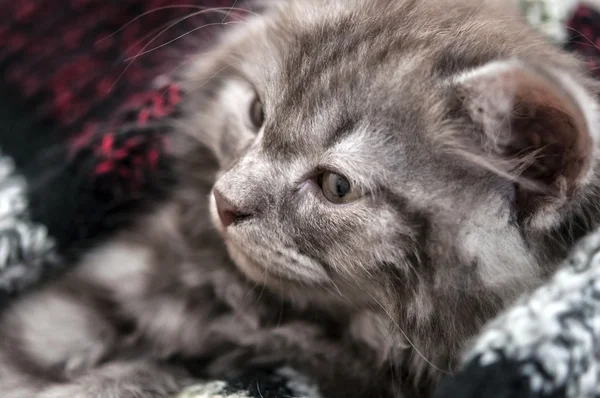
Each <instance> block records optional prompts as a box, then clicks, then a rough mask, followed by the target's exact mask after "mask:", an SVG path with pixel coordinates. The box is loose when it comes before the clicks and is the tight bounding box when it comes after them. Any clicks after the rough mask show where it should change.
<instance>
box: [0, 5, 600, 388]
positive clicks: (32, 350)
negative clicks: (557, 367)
mask: <svg viewBox="0 0 600 398" xmlns="http://www.w3.org/2000/svg"><path fill="white" fill-rule="evenodd" d="M265 7H266V11H265V14H264V15H263V16H257V17H255V18H251V19H250V20H249V21H248V22H247V23H245V24H244V25H242V26H240V27H238V28H236V29H234V30H233V31H232V32H231V33H230V34H229V35H227V36H226V37H225V38H224V40H223V42H222V44H221V45H220V46H219V47H218V48H217V50H215V51H214V52H212V53H211V54H209V55H206V54H205V55H202V56H200V57H199V59H198V62H197V63H195V64H194V66H193V67H191V68H189V70H188V71H187V72H186V73H185V75H184V76H183V77H182V80H183V81H185V82H187V83H188V84H189V95H188V96H187V100H186V103H185V104H186V105H185V106H186V109H185V112H184V115H185V116H184V117H182V118H181V119H180V120H178V121H177V122H176V125H177V131H178V133H179V135H178V139H177V145H176V146H175V150H176V153H177V157H178V167H179V168H180V175H181V184H180V187H179V188H178V190H177V192H176V193H175V194H174V197H173V199H172V200H171V201H170V202H169V203H168V204H167V205H166V206H164V208H162V209H160V210H158V211H157V212H156V213H155V214H152V215H151V216H149V217H147V218H146V219H144V220H141V221H140V223H139V225H137V226H136V227H134V228H132V229H131V230H130V231H127V232H126V233H124V234H122V235H120V236H119V237H117V238H115V239H114V240H113V241H112V242H109V243H108V244H106V245H105V246H104V247H102V248H99V249H98V250H96V251H95V252H94V253H92V254H91V255H90V256H88V258H86V259H85V260H84V261H83V262H82V264H80V266H79V267H78V268H77V269H76V270H75V271H74V272H73V273H72V274H70V275H67V276H66V277H65V278H63V279H62V280H60V281H57V282H56V283H55V284H53V285H51V286H48V287H47V288H45V289H44V290H41V291H40V292H37V293H35V294H32V295H30V296H28V297H26V298H24V299H23V300H21V301H19V302H17V303H15V304H14V305H13V306H12V308H10V309H9V310H8V311H7V312H6V313H4V314H3V317H2V319H1V321H0V323H1V324H0V334H1V335H2V336H1V339H0V341H1V343H2V348H1V350H0V390H1V391H3V393H4V396H5V397H11V398H12V397H24V396H34V394H38V395H35V396H39V397H45V398H49V397H61V398H62V397H85V398H87V397H142V396H144V397H145V396H156V397H165V396H169V394H173V393H174V392H176V391H177V390H178V389H179V388H180V387H181V386H183V385H185V384H186V383H189V382H190V379H189V377H188V376H187V375H186V374H185V372H182V371H181V369H179V368H177V367H174V366H172V365H171V364H169V363H167V362H168V361H166V360H167V359H169V358H170V357H172V356H174V355H175V356H183V357H194V356H195V357H199V358H203V359H204V360H205V361H206V374H208V375H210V376H228V375H231V374H235V372H236V371H237V370H239V369H243V368H244V367H245V366H251V365H263V364H273V363H285V364H288V365H292V366H294V367H296V368H298V369H299V370H302V371H304V372H306V373H307V374H309V375H310V376H312V377H314V378H315V379H317V380H318V381H319V382H320V385H321V387H322V389H323V390H324V392H325V395H326V396H340V397H352V396H367V397H375V396H403V395H402V394H404V395H405V396H414V394H415V391H411V390H410V389H411V388H412V386H413V385H417V386H418V387H417V389H420V390H421V391H420V394H421V395H423V396H427V395H428V394H429V392H430V390H431V388H433V386H434V385H435V383H436V381H437V380H438V379H439V377H440V375H442V374H444V373H448V372H449V371H450V370H451V369H452V367H453V366H454V365H455V364H456V361H457V358H458V356H459V354H460V352H461V350H462V349H463V348H464V346H465V344H466V343H467V342H468V340H469V338H471V337H472V336H473V335H474V334H475V333H477V330H478V329H479V328H480V326H481V325H482V324H483V323H484V322H485V321H486V320H488V319H490V317H492V316H493V315H494V314H496V313H497V312H498V311H499V310H500V309H502V308H504V307H505V306H507V305H509V304H510V303H511V302H512V301H513V300H514V299H515V298H516V297H517V296H518V295H519V294H521V293H523V292H525V291H527V290H529V289H531V288H533V287H535V286H537V285H539V284H540V283H541V282H542V281H543V280H544V279H545V278H546V277H547V276H548V275H549V274H551V273H552V272H553V271H554V270H555V268H556V266H557V263H558V262H559V261H560V260H561V259H562V258H563V257H564V256H565V254H566V251H567V250H568V249H569V247H571V246H572V244H573V243H574V241H575V240H576V239H577V238H578V237H579V236H581V235H583V234H584V233H586V232H587V231H589V230H590V229H592V228H593V227H595V226H597V225H598V221H599V218H600V212H599V211H598V209H597V205H596V201H597V199H598V196H599V186H600V182H599V174H598V170H597V169H598V166H597V158H598V155H597V139H598V132H597V130H596V129H597V122H598V120H597V115H598V111H597V103H596V99H595V95H596V93H597V92H598V84H597V83H595V82H594V81H592V80H591V79H590V78H588V77H586V76H585V73H584V71H583V68H582V65H581V64H580V62H579V61H578V60H576V59H575V58H573V57H572V56H570V55H567V54H565V53H563V52H561V51H560V50H558V49H557V48H555V47H554V46H552V45H550V44H548V43H546V42H545V41H544V40H543V39H542V38H541V37H539V36H538V35H537V34H536V33H534V32H533V31H532V30H531V29H530V28H528V27H527V26H526V24H525V23H524V22H523V21H522V20H521V19H520V18H519V17H518V16H517V13H516V12H515V10H513V9H512V7H511V6H508V5H506V4H505V2H503V1H500V0H498V1H496V2H494V1H489V0H488V1H482V0H398V1H391V0H371V1H360V0H330V1H322V0H287V1H267V2H265ZM215 181H216V183H215ZM213 184H214V187H213ZM209 214H210V219H212V225H211V223H210V222H209ZM215 229H216V231H215ZM217 231H218V232H217ZM223 242H224V244H223ZM229 258H231V259H233V264H232V263H231V262H230V260H229ZM256 285H259V286H258V287H257V286H256ZM263 290H264V291H263ZM282 308H283V310H282ZM405 389H406V390H405ZM407 390H408V391H407Z"/></svg>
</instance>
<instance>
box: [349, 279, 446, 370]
mask: <svg viewBox="0 0 600 398" xmlns="http://www.w3.org/2000/svg"><path fill="white" fill-rule="evenodd" d="M358 287H359V288H360V289H361V290H362V291H363V292H364V293H367V294H368V295H369V296H370V297H371V298H372V299H373V300H374V301H375V303H377V305H379V307H381V309H382V310H383V312H385V313H386V315H387V316H388V318H389V319H390V321H391V322H392V323H393V325H394V326H395V327H396V328H397V329H398V331H399V332H400V333H402V336H403V337H404V338H405V339H406V341H407V342H408V344H410V346H411V347H412V348H413V349H414V350H415V352H416V353H417V355H419V356H420V357H421V358H422V359H423V360H424V361H425V363H427V364H428V365H429V366H431V368H432V369H435V370H437V371H438V372H440V373H443V374H445V375H450V376H451V375H452V372H451V371H449V370H444V369H441V368H440V367H438V366H436V365H435V364H434V363H433V362H431V361H430V360H429V359H427V357H425V355H424V354H423V353H422V352H421V351H420V350H419V349H418V348H417V346H415V344H414V343H413V342H412V340H411V339H410V338H409V337H408V335H407V334H406V332H405V331H404V330H403V329H402V328H401V327H400V325H399V324H398V322H396V320H395V319H394V317H393V316H392V314H390V312H389V311H388V310H387V309H386V308H385V307H384V305H383V304H381V302H380V301H379V300H378V299H377V298H376V297H375V296H373V295H372V294H371V293H370V292H369V291H367V290H366V289H364V288H362V287H360V286H358Z"/></svg>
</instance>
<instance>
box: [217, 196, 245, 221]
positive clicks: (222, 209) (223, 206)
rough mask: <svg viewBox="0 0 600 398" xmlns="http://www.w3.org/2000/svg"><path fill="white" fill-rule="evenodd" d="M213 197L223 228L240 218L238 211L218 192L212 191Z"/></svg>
mask: <svg viewBox="0 0 600 398" xmlns="http://www.w3.org/2000/svg"><path fill="white" fill-rule="evenodd" d="M213 195H214V197H215V203H216V205H217V213H219V218H220V219H221V224H223V226H224V227H225V228H227V227H228V226H230V225H231V224H233V223H234V221H235V220H236V219H238V218H240V217H241V216H242V214H241V213H240V211H239V210H238V209H237V208H236V207H235V206H234V205H232V204H231V202H230V201H229V200H228V199H227V198H226V197H225V196H223V194H222V193H221V192H219V191H218V190H216V189H215V190H213Z"/></svg>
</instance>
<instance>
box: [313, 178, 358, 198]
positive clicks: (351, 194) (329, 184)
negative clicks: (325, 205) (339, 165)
mask: <svg viewBox="0 0 600 398" xmlns="http://www.w3.org/2000/svg"><path fill="white" fill-rule="evenodd" d="M319 185H320V186H321V189H322V190H323V195H325V197H326V198H327V200H328V201H330V202H331V203H336V204H340V203H348V202H352V201H354V200H356V199H358V197H359V195H358V193H357V192H356V190H355V189H354V188H353V187H352V184H351V183H350V181H348V179H347V178H346V177H344V176H341V175H339V174H336V173H332V172H330V171H326V172H324V173H323V174H321V175H320V176H319Z"/></svg>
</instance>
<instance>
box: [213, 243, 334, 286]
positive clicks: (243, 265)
mask: <svg viewBox="0 0 600 398" xmlns="http://www.w3.org/2000/svg"><path fill="white" fill-rule="evenodd" d="M225 244H226V246H227V250H228V252H229V255H230V256H231V258H232V260H233V261H234V263H235V264H236V265H237V267H238V268H239V269H240V270H241V271H242V272H243V273H245V274H246V276H248V277H249V278H250V279H252V280H254V281H255V282H260V283H263V284H269V279H273V277H274V278H275V280H276V281H277V283H281V282H289V283H296V284H297V283H302V284H304V285H306V284H315V285H319V284H323V283H326V282H328V281H329V277H328V275H327V273H326V272H325V271H324V270H320V272H315V270H313V269H312V267H311V269H307V268H306V267H302V266H290V265H287V264H279V263H273V262H270V263H267V262H266V261H260V260H257V259H255V257H254V256H253V255H252V253H249V252H248V251H247V250H245V249H244V248H243V247H242V246H240V245H238V244H237V243H236V242H234V240H233V239H231V238H228V237H227V236H226V235H225Z"/></svg>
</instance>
